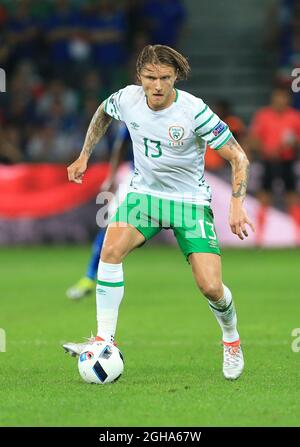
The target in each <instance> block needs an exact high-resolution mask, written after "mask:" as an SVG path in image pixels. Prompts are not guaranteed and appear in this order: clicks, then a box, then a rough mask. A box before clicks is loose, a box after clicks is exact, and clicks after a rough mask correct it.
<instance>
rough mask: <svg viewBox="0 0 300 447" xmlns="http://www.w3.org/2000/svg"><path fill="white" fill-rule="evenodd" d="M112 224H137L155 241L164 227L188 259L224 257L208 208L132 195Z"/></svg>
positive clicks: (123, 203) (126, 200)
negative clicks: (210, 255)
mask: <svg viewBox="0 0 300 447" xmlns="http://www.w3.org/2000/svg"><path fill="white" fill-rule="evenodd" d="M110 222H111V223H112V222H124V223H128V224H130V225H133V226H134V227H135V228H136V229H137V230H138V231H140V232H141V233H142V234H143V236H144V237H145V239H146V240H149V239H151V238H152V237H153V236H155V235H156V234H158V233H159V232H160V231H161V230H162V229H163V228H164V229H172V230H173V232H174V235H175V237H176V239H177V242H178V245H179V247H180V249H181V251H182V253H183V255H184V256H185V257H186V259H187V260H188V256H189V255H190V254H191V253H215V254H218V255H220V248H219V242H218V238H217V235H216V231H215V227H214V216H213V212H212V210H211V208H210V207H209V206H207V205H196V204H192V203H186V202H181V201H174V200H168V199H161V198H159V197H155V196H151V195H149V194H141V193H135V192H130V193H128V194H127V196H126V198H125V200H124V201H123V202H122V203H121V205H120V206H119V208H118V209H117V211H116V213H115V215H114V216H113V217H112V218H111V221H110Z"/></svg>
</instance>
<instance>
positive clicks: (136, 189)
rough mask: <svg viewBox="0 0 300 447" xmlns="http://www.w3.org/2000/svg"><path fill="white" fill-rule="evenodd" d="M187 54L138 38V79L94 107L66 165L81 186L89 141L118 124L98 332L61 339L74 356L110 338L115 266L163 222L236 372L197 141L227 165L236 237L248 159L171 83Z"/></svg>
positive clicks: (233, 375) (181, 72)
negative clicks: (119, 174) (123, 170)
mask: <svg viewBox="0 0 300 447" xmlns="http://www.w3.org/2000/svg"><path fill="white" fill-rule="evenodd" d="M189 70H190V67H189V64H188V62H187V60H186V58H185V57H184V56H183V55H181V54H180V53H178V52H177V51H176V50H174V49H172V48H170V47H168V46H164V45H154V46H152V45H147V46H146V47H145V48H144V49H143V50H142V51H141V53H140V55H139V56H138V59H137V79H138V82H139V84H140V85H129V86H127V87H125V88H122V89H121V90H119V91H118V92H116V93H114V94H112V95H111V96H110V97H109V98H108V99H107V100H106V101H104V102H103V103H102V104H101V105H100V106H99V108H98V110H97V111H96V113H95V115H94V117H93V119H92V121H91V123H90V125H89V128H88V131H87V135H86V139H85V142H84V146H83V149H82V151H81V153H80V155H79V158H78V159H77V160H76V161H75V162H74V163H72V164H71V165H70V166H69V167H68V176H69V180H70V181H73V182H75V183H82V181H83V177H84V173H85V171H86V169H87V164H88V159H89V157H90V155H91V153H92V150H93V147H94V145H95V144H96V143H97V142H98V141H99V139H100V138H101V137H102V136H103V135H104V134H105V132H106V130H107V128H108V126H109V125H110V123H111V121H112V119H113V118H115V119H117V120H122V121H124V122H125V123H126V125H127V127H128V130H129V132H130V135H131V139H132V142H133V153H134V164H135V171H134V175H133V178H132V181H131V190H130V191H129V193H128V195H127V196H126V199H125V200H124V201H123V203H121V205H120V206H119V208H118V209H117V212H116V214H115V216H114V217H113V218H112V220H111V222H110V224H109V225H108V228H107V231H106V235H105V240H104V244H103V248H102V252H101V259H100V262H99V267H98V281H97V283H98V285H97V288H96V302H97V321H98V331H97V336H96V337H93V338H91V339H90V340H89V341H88V342H87V343H66V344H64V345H63V347H64V349H65V350H66V351H67V352H69V353H70V354H71V355H74V356H75V355H80V353H81V352H83V351H84V350H85V349H86V348H87V347H88V345H89V343H93V342H95V341H98V340H105V341H107V342H114V337H115V331H116V325H117V318H118V310H119V305H120V303H121V301H122V297H123V294H124V278H123V268H122V263H123V260H124V259H125V257H126V255H127V254H128V253H129V252H130V251H132V250H133V249H134V248H136V247H139V246H140V245H142V244H144V243H145V241H147V240H149V239H150V238H152V237H153V236H154V235H155V234H157V233H158V232H159V231H161V230H162V229H163V228H172V229H173V232H174V234H175V237H176V239H177V241H178V245H179V247H180V249H181V251H182V253H183V255H184V256H185V257H186V259H187V261H188V262H189V264H190V265H191V268H192V272H193V275H194V278H195V281H196V283H197V285H198V287H199V289H200V290H201V292H202V293H203V295H204V296H205V297H206V298H207V300H208V304H209V307H210V309H211V310H212V312H213V313H214V315H215V316H216V319H217V321H218V323H219V325H220V327H221V330H222V334H223V346H224V349H223V353H224V354H223V374H224V376H225V378H226V379H237V378H238V377H239V376H240V375H241V373H242V371H243V368H244V359H243V353H242V348H241V344H240V336H239V333H238V330H237V315H236V310H235V306H234V303H233V299H232V294H231V291H230V289H229V288H228V287H227V286H225V285H224V284H223V282H222V272H221V257H220V249H219V244H218V239H217V236H216V232H215V227H214V220H213V213H212V210H211V208H210V201H211V192H210V187H209V186H208V185H207V184H206V182H205V179H204V163H203V158H204V153H205V149H206V144H207V143H208V144H209V145H210V147H211V148H213V149H215V150H217V151H218V152H219V154H220V155H221V156H222V157H223V158H225V159H226V160H228V161H229V162H230V164H231V167H232V198H231V202H230V210H229V225H230V227H231V231H232V232H233V233H234V234H236V235H237V237H239V238H240V239H241V240H243V239H244V237H247V236H248V229H247V225H249V226H250V227H251V229H252V230H253V231H254V227H253V224H252V222H251V221H250V219H249V218H248V216H247V213H246V211H245V209H244V207H243V201H244V199H245V194H246V187H247V180H248V171H249V162H248V159H247V157H246V155H245V153H244V151H243V149H242V148H241V147H240V145H239V144H238V143H237V141H236V140H235V139H234V137H233V136H232V134H231V131H230V129H229V127H228V126H227V125H226V124H225V123H224V122H223V121H221V120H220V119H219V118H218V116H217V115H216V114H214V113H213V112H212V111H211V109H210V108H209V107H208V105H206V104H205V103H204V102H203V101H202V99H200V98H197V97H195V96H193V95H191V94H189V93H187V92H185V91H182V90H178V89H176V88H175V82H176V81H177V80H181V79H186V78H187V76H188V73H189Z"/></svg>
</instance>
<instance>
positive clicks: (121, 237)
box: [63, 222, 145, 356]
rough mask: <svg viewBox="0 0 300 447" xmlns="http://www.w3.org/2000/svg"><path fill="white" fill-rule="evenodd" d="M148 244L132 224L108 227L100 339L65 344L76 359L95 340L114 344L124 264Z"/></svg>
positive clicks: (99, 292)
mask: <svg viewBox="0 0 300 447" xmlns="http://www.w3.org/2000/svg"><path fill="white" fill-rule="evenodd" d="M144 241H145V238H144V236H143V235H142V234H141V233H140V232H139V231H138V230H137V229H136V228H134V227H133V226H132V225H129V224H126V223H123V222H120V223H116V222H113V223H111V224H110V225H109V226H108V229H107V231H106V235H105V239H104V243H103V248H102V252H101V259H100V261H99V267H98V281H97V287H96V304H97V322H98V330H97V336H96V337H91V338H90V339H88V341H87V342H86V343H65V344H64V345H63V347H64V349H65V351H66V352H68V353H69V354H71V355H73V356H76V355H80V354H81V352H83V351H84V350H85V349H86V346H87V345H88V344H90V343H93V342H94V341H101V340H105V341H108V342H114V336H115V331H116V326H117V319H118V311H119V306H120V303H121V301H122V298H123V295H124V278H123V265H122V261H123V259H124V258H125V257H126V256H127V254H128V253H129V252H131V251H132V250H133V249H134V248H136V247H138V246H139V245H141V244H142V243H143V242H144Z"/></svg>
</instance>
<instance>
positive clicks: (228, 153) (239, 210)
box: [218, 137, 254, 239]
mask: <svg viewBox="0 0 300 447" xmlns="http://www.w3.org/2000/svg"><path fill="white" fill-rule="evenodd" d="M218 153H219V154H220V155H221V157H223V158H225V160H227V161H229V163H230V164H231V168H232V197H231V203H230V212H229V224H230V227H231V231H232V232H233V233H234V234H236V235H237V236H238V237H239V238H240V239H244V236H246V237H247V236H248V232H247V229H246V224H248V225H249V226H250V228H251V229H252V231H254V226H253V224H252V222H251V221H250V219H249V217H248V216H247V213H246V210H245V209H244V208H243V202H244V199H245V197H246V190H247V184H248V177H249V161H248V158H247V156H246V154H245V152H244V151H243V149H242V148H241V146H240V145H239V144H238V142H237V141H236V140H235V138H234V137H231V138H230V139H229V140H228V142H227V143H226V144H224V146H222V148H221V149H219V150H218Z"/></svg>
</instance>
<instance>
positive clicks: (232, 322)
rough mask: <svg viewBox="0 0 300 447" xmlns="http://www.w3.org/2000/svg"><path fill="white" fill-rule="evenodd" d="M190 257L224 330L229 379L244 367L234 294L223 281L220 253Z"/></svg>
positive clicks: (224, 363)
mask: <svg viewBox="0 0 300 447" xmlns="http://www.w3.org/2000/svg"><path fill="white" fill-rule="evenodd" d="M189 261H190V263H191V266H192V271H193V275H194V278H195V280H196V283H197V285H198V287H199V289H200V290H201V292H202V293H203V295H204V296H205V297H206V298H207V300H208V304H209V306H210V309H211V310H212V312H213V313H214V314H215V316H216V318H217V320H218V323H219V325H220V327H221V329H222V332H223V346H224V348H223V349H224V351H223V352H224V358H223V374H224V376H225V378H226V379H237V378H238V377H239V376H240V375H241V373H242V371H243V368H244V359H243V353H242V349H241V346H240V337H239V333H238V331H237V317H236V311H235V307H234V304H233V300H232V295H231V292H230V290H229V289H228V288H227V287H226V286H225V285H224V284H223V283H222V265H221V257H220V256H218V255H216V254H213V253H192V254H191V255H190V256H189Z"/></svg>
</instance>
